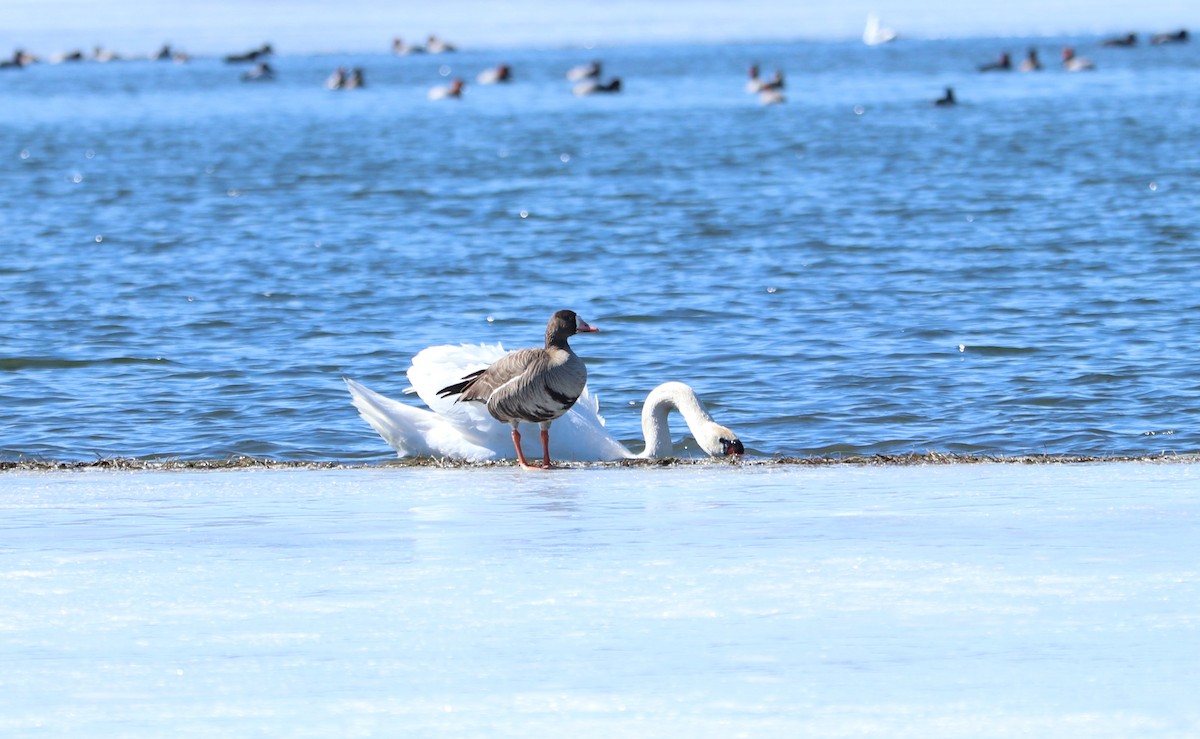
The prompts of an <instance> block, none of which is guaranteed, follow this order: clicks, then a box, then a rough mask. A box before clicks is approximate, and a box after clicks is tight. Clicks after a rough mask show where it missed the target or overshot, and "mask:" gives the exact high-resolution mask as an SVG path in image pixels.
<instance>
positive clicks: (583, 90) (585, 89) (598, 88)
mask: <svg viewBox="0 0 1200 739" xmlns="http://www.w3.org/2000/svg"><path fill="white" fill-rule="evenodd" d="M620 91H621V78H620V77H613V78H612V79H611V80H609V81H608V82H597V81H596V80H584V81H583V82H580V83H579V84H578V85H575V87H573V88H571V92H573V93H575V94H576V95H579V96H583V95H595V94H596V93H606V92H620Z"/></svg>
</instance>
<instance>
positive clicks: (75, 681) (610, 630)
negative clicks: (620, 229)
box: [0, 464, 1200, 737]
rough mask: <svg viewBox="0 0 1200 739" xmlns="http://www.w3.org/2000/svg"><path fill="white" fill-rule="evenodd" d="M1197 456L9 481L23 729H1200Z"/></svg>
mask: <svg viewBox="0 0 1200 739" xmlns="http://www.w3.org/2000/svg"><path fill="white" fill-rule="evenodd" d="M1198 474H1200V468H1198V467H1197V466H1196V465H1183V464H1153V465H1152V464H1104V465H1075V466H1063V465H1050V466H1046V465H1041V466H1020V465H982V466H980V465H967V466H963V465H955V466H943V467H934V468H925V467H922V468H918V467H903V468H896V467H877V468H863V467H845V466H843V467H837V468H831V467H820V468H804V467H796V466H791V467H783V468H777V467H776V468H773V466H767V465H757V466H752V467H734V466H700V467H690V468H668V469H641V470H630V469H611V468H610V469H594V468H593V469H577V470H564V471H560V472H558V473H553V474H550V473H545V474H542V473H539V474H528V473H522V472H521V471H519V470H513V469H503V468H492V469H482V470H480V469H474V470H461V469H451V470H437V469H394V468H374V469H369V470H339V471H303V470H288V471H264V472H210V473H183V472H172V473H140V474H136V475H131V474H124V473H102V472H88V473H56V474H46V473H35V474H30V473H10V474H7V475H5V476H3V477H0V490H2V491H3V495H2V496H0V509H2V515H0V541H2V542H3V544H2V545H0V553H2V555H3V556H0V583H2V585H3V587H0V656H2V657H3V662H4V669H3V670H2V671H0V733H5V734H11V735H16V736H23V735H25V734H27V733H32V732H39V731H40V732H46V731H48V732H50V733H51V734H52V735H55V736H163V735H166V734H169V735H172V736H212V735H213V734H222V735H228V736H249V735H255V734H269V735H273V736H284V735H286V736H334V735H336V736H361V735H406V736H427V735H439V736H444V735H455V736H552V735H553V736H567V735H569V736H589V737H591V736H595V737H610V736H664V737H668V736H684V735H686V736H705V737H708V736H712V737H718V736H719V737H727V736H739V735H749V736H822V737H825V736H900V737H961V736H988V737H990V736H1014V735H1031V736H1089V737H1129V736H1164V737H1165V736H1193V735H1195V734H1196V733H1197V732H1200V710H1198V709H1197V703H1196V700H1195V698H1196V687H1195V680H1194V676H1195V665H1196V654H1197V649H1198V648H1200V634H1198V625H1200V611H1198V608H1200V592H1198V591H1197V583H1198V582H1200V577H1198V574H1200V573H1198V572H1197V563H1196V557H1195V522H1196V517H1197V515H1198V514H1200V507H1198V506H1200V499H1198V498H1197V495H1196V491H1197V490H1200V485H1197V482H1198V479H1197V475H1198Z"/></svg>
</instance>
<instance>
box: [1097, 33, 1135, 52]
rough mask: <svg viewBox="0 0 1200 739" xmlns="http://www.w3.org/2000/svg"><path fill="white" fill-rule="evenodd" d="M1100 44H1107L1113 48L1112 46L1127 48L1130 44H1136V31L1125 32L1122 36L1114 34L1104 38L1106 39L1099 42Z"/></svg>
mask: <svg viewBox="0 0 1200 739" xmlns="http://www.w3.org/2000/svg"><path fill="white" fill-rule="evenodd" d="M1100 45H1101V46H1107V47H1109V48H1114V47H1115V48H1123V47H1124V48H1128V47H1130V46H1137V34H1136V33H1127V34H1125V35H1124V36H1114V37H1113V38H1106V39H1104V41H1103V42H1101V44H1100Z"/></svg>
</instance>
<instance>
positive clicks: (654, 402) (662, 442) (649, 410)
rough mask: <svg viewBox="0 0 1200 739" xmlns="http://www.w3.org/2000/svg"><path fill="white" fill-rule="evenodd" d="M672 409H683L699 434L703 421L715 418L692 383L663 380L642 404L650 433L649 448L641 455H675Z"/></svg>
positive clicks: (646, 433) (644, 426)
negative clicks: (670, 423) (669, 425)
mask: <svg viewBox="0 0 1200 739" xmlns="http://www.w3.org/2000/svg"><path fill="white" fill-rule="evenodd" d="M672 409H674V410H677V411H679V413H680V415H682V416H683V420H684V421H685V422H686V423H687V425H688V429H689V430H691V432H692V436H695V437H699V431H700V427H701V425H702V424H705V423H712V422H713V420H712V417H711V416H709V415H708V412H707V411H705V410H704V406H703V405H701V404H700V399H699V398H697V397H696V393H695V392H694V391H693V390H692V388H691V387H689V386H687V385H685V384H683V383H682V382H667V383H663V384H662V385H659V386H658V387H656V388H654V389H653V390H651V391H650V394H649V395H647V396H646V403H645V405H643V406H642V434H643V435H644V436H645V437H646V448H645V450H643V451H642V453H641V454H639V455H638V456H639V457H642V458H662V457H670V456H671V454H672V451H673V450H672V445H671V429H670V428H669V427H668V425H667V416H668V414H670V412H671V410H672Z"/></svg>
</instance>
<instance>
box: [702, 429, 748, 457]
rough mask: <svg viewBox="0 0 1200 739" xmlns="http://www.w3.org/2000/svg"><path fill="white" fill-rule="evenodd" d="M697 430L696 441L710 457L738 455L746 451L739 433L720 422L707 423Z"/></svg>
mask: <svg viewBox="0 0 1200 739" xmlns="http://www.w3.org/2000/svg"><path fill="white" fill-rule="evenodd" d="M697 431H698V433H696V442H697V443H699V444H700V448H701V449H703V450H704V451H705V453H707V454H708V455H709V456H710V457H737V456H741V455H743V454H745V453H746V446H745V445H744V444H742V440H741V439H739V438H738V435H737V434H735V433H733V432H732V431H730V430H729V429H727V428H725V427H724V426H722V425H720V424H718V423H711V424H706V426H705V428H704V429H703V430H697Z"/></svg>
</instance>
